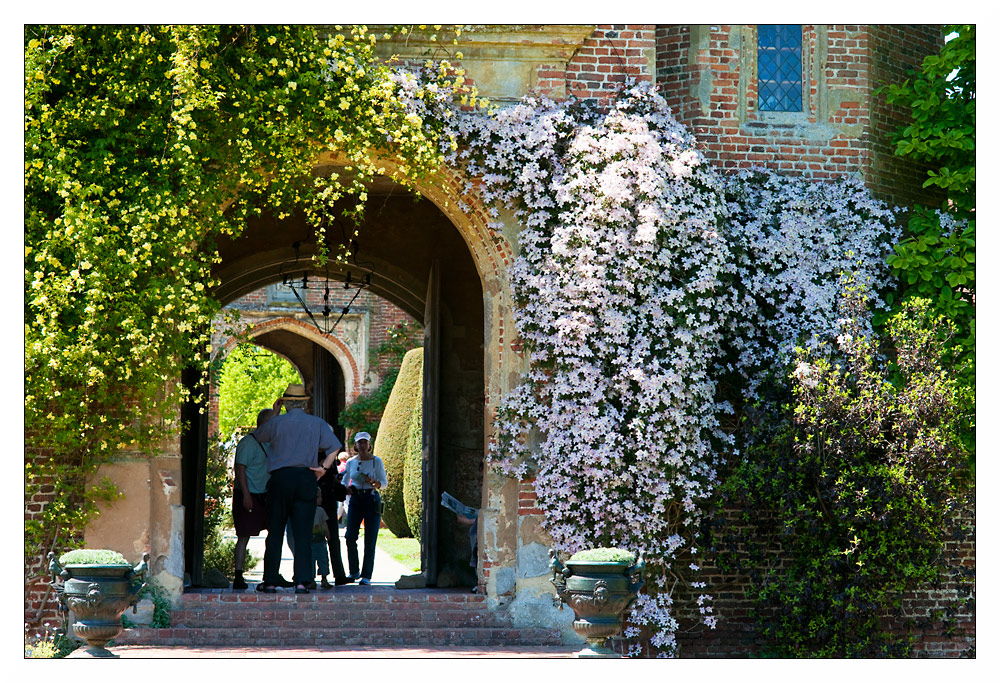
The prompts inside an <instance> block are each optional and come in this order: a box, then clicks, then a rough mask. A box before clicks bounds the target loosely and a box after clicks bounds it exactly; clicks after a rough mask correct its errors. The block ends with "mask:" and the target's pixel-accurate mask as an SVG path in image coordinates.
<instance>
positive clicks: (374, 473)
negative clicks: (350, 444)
mask: <svg viewBox="0 0 1000 683" xmlns="http://www.w3.org/2000/svg"><path fill="white" fill-rule="evenodd" d="M362 474H367V475H368V476H369V477H371V478H372V479H375V480H377V481H378V482H379V483H380V484H381V485H382V488H385V487H386V485H388V483H389V479H388V477H386V476H385V465H383V464H382V458H380V457H378V456H377V455H376V456H373V457H372V459H371V460H361V459H360V458H358V456H356V455H355V456H354V457H353V458H351V459H350V460H348V461H347V468H346V469H345V470H344V476H343V477H342V478H341V480H340V483H341V484H343V485H344V486H351V484H352V483H353V484H354V487H355V488H357V489H360V490H364V489H370V488H374V487H373V486H372V485H371V484H369V483H368V480H367V479H365V478H364V477H362V476H361V475H362Z"/></svg>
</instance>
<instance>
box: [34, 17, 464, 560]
mask: <svg viewBox="0 0 1000 683" xmlns="http://www.w3.org/2000/svg"><path fill="white" fill-rule="evenodd" d="M375 42H376V41H375V37H374V36H373V35H372V34H370V33H369V32H368V31H367V30H366V29H365V28H364V27H361V26H352V27H346V28H343V29H342V28H341V27H334V28H333V29H332V30H329V32H328V33H324V34H320V33H319V32H318V30H317V29H316V28H315V27H314V26H308V25H299V26H275V25H266V26H245V25H235V26H233V25H226V26H218V25H209V26H206V25H180V26H156V25H153V26H150V25H143V26H123V25H100V26H85V25H72V26H44V25H26V26H25V27H24V45H23V47H24V129H23V130H24V168H25V175H24V243H25V249H24V290H25V296H24V319H25V325H24V332H25V345H24V354H25V355H24V413H25V425H24V426H25V435H26V442H27V445H28V450H29V453H30V457H29V458H26V466H25V501H26V502H27V501H29V500H31V499H32V497H34V496H36V495H38V494H42V495H44V496H46V499H47V500H52V501H53V502H51V503H47V504H46V505H45V506H44V508H43V510H42V512H41V515H40V516H38V517H34V518H32V519H31V520H29V521H26V523H25V553H26V557H27V556H30V555H33V554H34V553H35V552H36V550H37V549H38V548H40V547H42V548H48V547H52V546H53V544H54V543H55V539H56V535H57V534H59V536H58V538H59V539H60V540H61V542H64V543H65V542H69V540H70V539H72V538H76V537H79V536H80V535H81V534H82V531H83V529H84V527H85V525H86V523H87V521H88V519H90V517H91V515H92V514H93V513H94V511H95V510H96V505H97V503H98V502H100V501H102V500H111V499H113V498H114V496H115V493H114V490H113V487H111V488H108V487H107V486H103V485H102V486H96V487H95V486H93V481H92V479H93V476H94V475H95V473H96V472H97V471H98V467H99V466H100V465H101V463H102V462H107V461H108V460H110V459H111V458H113V457H117V454H119V453H122V452H129V453H132V454H133V456H134V455H136V454H148V455H154V454H156V453H158V452H159V449H160V448H161V446H162V444H163V443H164V440H165V439H171V438H175V437H176V436H177V434H178V431H179V429H180V427H181V425H180V424H179V422H178V418H177V416H178V415H179V414H180V411H179V410H178V408H179V406H180V405H181V403H182V402H183V401H184V400H185V399H186V398H187V393H188V389H187V388H186V387H185V385H184V384H183V383H181V382H179V381H177V380H178V378H179V375H180V372H181V370H182V369H183V368H184V367H185V366H187V365H193V366H195V368H196V369H203V368H204V367H205V366H206V365H207V362H208V354H209V352H210V350H211V347H210V342H211V336H210V335H211V322H212V320H213V318H214V316H215V314H216V313H217V312H218V310H219V308H220V304H219V302H218V301H215V300H214V299H213V298H212V296H211V292H212V291H213V288H214V287H216V286H217V285H218V284H219V283H218V282H217V281H216V280H214V279H213V276H212V268H213V265H214V264H215V263H216V262H217V261H218V250H217V248H216V243H217V240H219V239H220V238H226V239H229V238H233V237H238V236H239V235H240V234H241V232H242V230H243V227H244V225H245V224H246V222H247V220H248V219H249V218H251V217H253V216H260V215H262V214H271V215H273V216H274V217H275V218H277V219H278V220H280V219H282V218H285V217H286V216H288V215H290V214H291V213H292V212H293V211H294V212H296V213H298V214H299V215H301V216H303V217H304V218H305V220H306V221H307V222H308V223H309V224H310V225H311V226H313V227H314V229H315V232H316V242H317V245H318V249H319V256H318V259H319V261H320V262H323V261H325V259H326V258H327V257H328V256H329V254H327V252H326V247H325V245H326V243H327V241H326V239H325V227H324V226H326V225H329V224H330V223H331V222H332V221H333V220H334V219H337V218H342V217H346V218H347V219H360V218H361V217H362V214H363V207H364V203H365V201H366V200H367V186H368V183H369V181H370V180H371V178H372V177H373V176H374V175H375V174H376V173H378V172H379V171H380V167H379V165H378V163H377V162H376V161H375V159H378V158H380V157H382V158H393V159H396V160H398V161H399V164H398V165H397V168H398V169H399V172H398V173H397V174H396V175H395V176H394V180H396V181H398V182H400V183H401V184H403V185H405V186H407V187H410V188H412V187H414V183H415V181H416V180H417V179H419V178H427V177H429V176H431V175H432V174H433V173H434V172H435V171H436V169H438V168H439V167H440V166H441V165H442V158H443V152H442V149H445V148H447V147H449V146H450V145H449V144H448V141H447V140H443V139H442V137H443V136H442V131H443V128H444V127H443V124H441V123H440V122H434V121H429V120H425V119H424V117H423V116H421V115H420V114H417V113H414V112H413V111H411V109H412V108H411V107H410V106H409V105H408V100H407V99H406V98H404V97H401V95H400V92H399V90H398V88H397V86H396V84H395V83H394V81H393V79H392V77H391V67H390V66H389V65H388V64H386V63H385V62H384V61H380V60H378V59H376V57H375ZM436 77H437V78H438V81H437V83H438V84H440V85H442V86H445V85H447V87H448V88H451V87H456V86H458V85H459V84H460V83H461V81H460V80H459V79H461V78H462V77H461V75H460V74H459V72H458V70H455V69H451V70H449V69H443V70H440V71H439V72H436ZM449 92H451V90H449ZM452 142H453V141H452ZM321 153H330V154H336V155H338V156H339V157H340V158H344V159H345V160H346V161H345V163H346V164H347V165H349V166H350V169H351V170H350V173H349V174H346V175H345V177H341V176H339V175H337V174H336V173H334V174H331V175H329V176H319V177H316V176H314V175H313V174H312V169H313V167H314V164H315V160H316V158H317V155H318V154H321Z"/></svg>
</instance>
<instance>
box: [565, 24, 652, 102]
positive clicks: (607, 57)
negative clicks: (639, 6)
mask: <svg viewBox="0 0 1000 683" xmlns="http://www.w3.org/2000/svg"><path fill="white" fill-rule="evenodd" d="M655 47H656V27H655V26H653V25H626V24H609V25H604V26H598V27H597V29H595V31H594V32H593V33H592V34H591V35H590V37H589V38H587V39H586V40H585V41H584V43H583V45H582V46H581V47H580V49H579V50H578V51H577V53H576V54H575V55H574V56H573V59H571V60H570V62H569V63H568V64H567V65H566V94H567V95H570V96H573V97H578V98H581V99H582V98H588V99H598V100H607V99H612V98H614V96H615V94H616V93H617V92H618V91H619V90H620V89H621V88H622V85H623V84H624V83H625V80H626V78H628V77H629V76H631V77H634V78H635V79H636V80H637V81H641V82H647V83H648V82H650V81H652V72H651V70H650V65H649V61H650V60H649V57H650V56H651V55H652V54H653V50H655Z"/></svg>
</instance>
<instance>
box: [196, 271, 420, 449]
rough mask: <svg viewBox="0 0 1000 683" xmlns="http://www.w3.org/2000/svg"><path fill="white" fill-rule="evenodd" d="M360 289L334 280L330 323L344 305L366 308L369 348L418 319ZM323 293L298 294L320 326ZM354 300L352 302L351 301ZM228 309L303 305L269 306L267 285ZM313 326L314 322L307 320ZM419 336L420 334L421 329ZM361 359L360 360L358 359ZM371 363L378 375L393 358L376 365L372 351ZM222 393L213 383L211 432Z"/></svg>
mask: <svg viewBox="0 0 1000 683" xmlns="http://www.w3.org/2000/svg"><path fill="white" fill-rule="evenodd" d="M357 292H358V290H357V289H353V288H351V289H345V288H344V286H343V283H331V285H330V294H329V299H328V300H327V301H328V302H329V306H330V311H331V312H330V317H329V320H330V324H333V323H334V322H336V320H337V318H338V317H339V316H340V314H341V311H342V310H343V309H344V307H345V306H347V305H348V304H350V309H351V311H352V312H354V313H357V312H359V311H367V312H368V314H369V329H368V335H369V336H368V346H369V350H370V351H374V350H375V349H377V348H378V346H379V345H380V344H382V343H383V342H384V341H386V340H387V339H388V337H389V331H390V330H391V329H392V328H394V327H397V326H399V325H401V324H404V323H415V322H417V321H415V320H414V319H413V318H412V317H411V316H410V315H409V314H407V313H405V312H404V311H403V310H402V309H401V308H399V307H398V306H396V305H395V304H392V303H390V302H389V301H386V300H385V299H383V298H382V297H380V296H378V295H376V294H373V293H371V292H370V291H368V290H362V291H361V293H360V294H358V296H357V298H356V299H354V296H355V294H357ZM324 294H325V291H324V290H323V289H306V290H301V289H300V290H299V296H301V297H302V298H303V299H304V300H305V302H306V305H307V306H308V307H309V310H310V311H311V312H312V314H313V317H315V318H316V320H317V321H320V324H321V325H324V323H323V320H322V315H321V313H322V311H323V308H324V304H325V302H324ZM352 299H353V302H352ZM227 308H230V309H236V310H241V311H268V312H272V311H273V312H275V313H276V314H277V313H288V314H293V313H301V312H303V311H302V306H301V305H300V304H299V303H298V301H294V300H293V301H290V302H282V304H281V306H280V307H278V306H270V304H269V300H268V290H267V288H266V287H264V288H261V289H258V290H255V291H253V292H251V293H250V294H247V295H245V296H243V297H240V298H239V299H237V300H236V301H233V302H231V303H229V304H228V305H227ZM307 324H309V325H311V324H312V323H311V322H307ZM336 334H337V333H336V329H335V330H334V336H336ZM417 334H418V337H419V335H420V332H419V328H418V332H417ZM228 341H229V338H228V337H223V336H222V335H218V334H217V335H216V337H215V338H214V339H213V346H214V347H215V348H218V347H220V346H222V345H224V344H226V343H227V342H228ZM357 360H358V361H359V362H360V359H357ZM368 362H369V363H370V364H373V365H371V366H370V367H369V369H370V370H377V371H378V374H379V375H380V376H381V375H383V374H384V373H385V372H386V371H388V370H389V369H390V367H391V365H392V361H391V359H380V360H379V361H378V364H377V365H374V363H375V362H376V359H375V357H374V355H373V354H371V355H370V356H369V358H368ZM366 379H367V378H365V377H361V378H359V381H360V382H361V384H362V385H363V384H364V382H365V381H366ZM367 391H371V390H370V389H369V390H366V389H364V388H363V387H362V389H361V393H362V394H364V393H366V392H367ZM350 393H351V392H350V388H348V394H350ZM352 400H354V397H353V396H351V395H348V396H347V402H348V403H350V402H351V401H352ZM218 405H219V396H218V385H217V384H213V385H212V392H211V395H210V397H209V407H208V420H209V425H208V431H209V434H212V433H215V432H216V431H218V427H219V407H218Z"/></svg>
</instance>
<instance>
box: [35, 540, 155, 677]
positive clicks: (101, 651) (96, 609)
mask: <svg viewBox="0 0 1000 683" xmlns="http://www.w3.org/2000/svg"><path fill="white" fill-rule="evenodd" d="M48 557H49V573H50V574H51V575H52V582H53V584H54V585H56V591H57V594H58V597H59V602H60V603H62V605H63V606H64V607H65V609H68V610H69V611H70V612H71V613H72V614H73V617H74V620H75V621H74V623H73V633H74V634H75V635H76V636H77V637H78V638H80V639H81V640H83V641H86V643H87V646H88V647H87V649H86V652H87V654H89V655H91V656H93V657H114V656H115V655H114V654H112V653H111V652H110V651H109V650H108V649H107V647H106V646H107V644H108V641H110V640H112V639H113V638H116V637H118V636H119V635H120V634H121V632H122V614H123V613H124V612H125V610H126V609H128V608H129V607H132V608H133V609H134V608H135V605H136V603H137V602H138V601H139V592H140V591H141V590H142V589H143V588H144V587H145V586H146V573H147V571H148V570H149V554H148V553H145V554H143V556H142V562H140V563H139V564H138V565H136V566H135V567H133V566H131V565H130V564H129V563H128V561H127V560H126V559H125V557H124V556H123V555H121V554H120V553H117V552H115V551H113V550H72V551H70V552H68V553H65V554H63V555H62V556H60V557H59V559H58V560H57V559H56V555H55V553H49V555H48ZM57 577H58V579H60V581H59V582H58V583H57V581H56V579H57Z"/></svg>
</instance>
